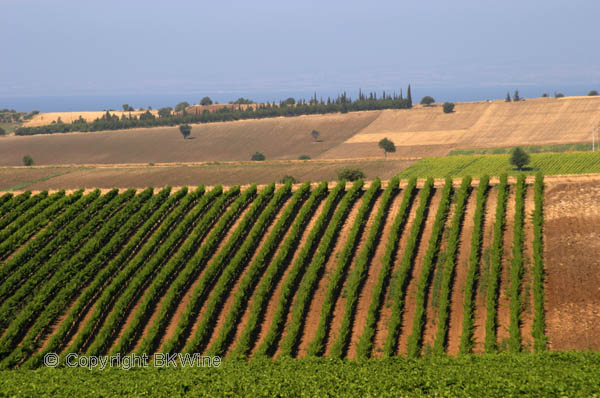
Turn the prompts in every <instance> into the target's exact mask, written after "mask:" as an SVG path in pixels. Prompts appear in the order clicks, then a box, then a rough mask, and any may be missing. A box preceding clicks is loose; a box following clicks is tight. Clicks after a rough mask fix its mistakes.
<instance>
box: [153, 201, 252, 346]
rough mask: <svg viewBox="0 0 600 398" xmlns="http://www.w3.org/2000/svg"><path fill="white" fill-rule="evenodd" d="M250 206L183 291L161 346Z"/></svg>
mask: <svg viewBox="0 0 600 398" xmlns="http://www.w3.org/2000/svg"><path fill="white" fill-rule="evenodd" d="M258 193H259V194H260V191H258ZM251 206H252V204H249V205H247V206H246V207H245V208H244V209H243V210H242V211H241V212H240V213H239V214H238V215H237V216H235V217H234V218H233V222H232V223H231V224H230V226H229V229H228V230H227V233H226V234H225V237H224V238H223V240H221V242H220V243H219V245H218V246H217V248H216V250H215V251H214V252H213V255H212V256H210V257H209V258H208V259H207V260H206V262H205V263H204V268H203V269H202V271H201V272H200V273H199V274H198V276H197V277H196V279H195V280H194V281H193V282H192V283H191V284H190V285H189V287H188V289H187V291H186V292H185V293H184V295H183V298H182V299H181V302H180V303H179V304H178V305H177V308H176V310H175V312H174V314H173V316H172V317H171V320H170V321H169V324H168V326H167V327H166V329H165V333H164V335H163V336H162V339H161V346H162V345H163V344H165V343H166V342H167V341H169V339H170V338H171V337H173V335H174V334H175V331H176V330H177V325H178V324H179V320H180V318H181V315H182V314H183V313H184V311H186V310H187V306H188V303H189V301H190V300H191V298H192V294H193V292H194V290H195V289H196V287H197V286H198V284H199V283H200V280H201V279H202V275H204V272H205V271H206V269H207V268H208V267H209V266H210V264H211V262H212V260H213V259H214V258H215V257H216V256H217V255H218V254H219V253H220V252H221V250H222V249H223V247H224V246H225V245H226V244H227V242H228V241H229V239H230V238H231V235H232V234H233V232H234V231H235V230H236V229H237V227H238V226H239V224H240V223H241V222H242V220H243V219H244V217H245V216H246V214H247V213H248V211H249V210H250V207H251ZM226 211H227V209H225V212H226ZM209 233H210V232H209ZM212 287H213V286H211V288H212ZM154 316H156V314H154V315H153V317H154ZM199 318H200V317H198V319H199ZM198 319H197V320H196V322H194V325H193V326H192V331H191V333H190V336H192V335H193V332H194V331H195V330H196V327H197V321H198Z"/></svg>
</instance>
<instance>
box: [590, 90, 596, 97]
mask: <svg viewBox="0 0 600 398" xmlns="http://www.w3.org/2000/svg"><path fill="white" fill-rule="evenodd" d="M588 95H589V96H590V97H595V96H596V95H598V91H596V90H592V91H590V92H589V93H588Z"/></svg>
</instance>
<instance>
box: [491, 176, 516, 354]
mask: <svg viewBox="0 0 600 398" xmlns="http://www.w3.org/2000/svg"><path fill="white" fill-rule="evenodd" d="M515 199H516V192H515V186H514V185H509V190H508V196H507V201H506V228H505V229H504V248H503V254H502V269H501V271H500V285H499V290H498V329H497V334H496V342H497V344H498V348H499V349H500V350H501V351H508V339H509V337H510V334H509V327H510V286H511V283H512V281H511V273H512V258H513V253H512V250H513V240H514V239H513V235H514V230H515Z"/></svg>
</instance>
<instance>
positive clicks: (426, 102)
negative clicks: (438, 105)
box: [421, 95, 435, 106]
mask: <svg viewBox="0 0 600 398" xmlns="http://www.w3.org/2000/svg"><path fill="white" fill-rule="evenodd" d="M434 102H435V100H434V99H433V97H431V96H429V95H426V96H425V97H423V98H422V99H421V105H427V106H428V105H431V104H433V103H434Z"/></svg>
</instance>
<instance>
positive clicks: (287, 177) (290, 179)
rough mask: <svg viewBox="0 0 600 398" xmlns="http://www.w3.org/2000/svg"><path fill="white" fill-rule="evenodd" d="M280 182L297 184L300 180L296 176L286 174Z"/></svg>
mask: <svg viewBox="0 0 600 398" xmlns="http://www.w3.org/2000/svg"><path fill="white" fill-rule="evenodd" d="M279 182H280V183H282V184H287V183H290V184H295V183H297V182H298V180H297V179H296V178H294V176H291V175H287V174H286V175H284V176H283V177H282V178H281V180H279Z"/></svg>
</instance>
